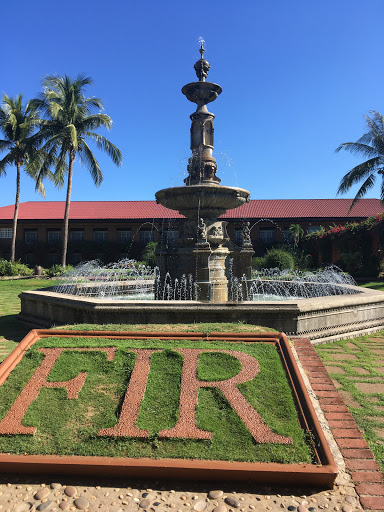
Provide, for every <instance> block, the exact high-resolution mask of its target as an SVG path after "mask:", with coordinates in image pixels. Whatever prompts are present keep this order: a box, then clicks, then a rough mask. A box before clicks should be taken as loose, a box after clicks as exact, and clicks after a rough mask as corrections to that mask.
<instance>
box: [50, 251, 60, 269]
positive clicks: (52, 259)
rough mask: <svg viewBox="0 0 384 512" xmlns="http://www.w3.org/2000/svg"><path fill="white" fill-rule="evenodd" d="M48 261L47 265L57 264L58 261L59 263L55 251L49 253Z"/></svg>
mask: <svg viewBox="0 0 384 512" xmlns="http://www.w3.org/2000/svg"><path fill="white" fill-rule="evenodd" d="M48 261H49V265H50V266H52V265H58V263H59V255H58V254H57V252H51V253H49V256H48Z"/></svg>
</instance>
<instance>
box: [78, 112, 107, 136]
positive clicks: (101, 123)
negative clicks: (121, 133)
mask: <svg viewBox="0 0 384 512" xmlns="http://www.w3.org/2000/svg"><path fill="white" fill-rule="evenodd" d="M100 127H104V128H107V130H110V129H111V128H112V119H111V118H110V117H109V116H107V115H106V114H94V115H91V116H87V117H86V118H85V119H83V121H82V122H81V131H84V132H85V131H87V132H88V131H89V130H96V129H97V128H100Z"/></svg>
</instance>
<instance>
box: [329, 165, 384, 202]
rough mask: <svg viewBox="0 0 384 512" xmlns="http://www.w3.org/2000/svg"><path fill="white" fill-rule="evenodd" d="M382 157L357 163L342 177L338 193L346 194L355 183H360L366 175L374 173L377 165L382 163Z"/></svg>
mask: <svg viewBox="0 0 384 512" xmlns="http://www.w3.org/2000/svg"><path fill="white" fill-rule="evenodd" d="M380 161H381V160H380V157H375V158H372V159H370V160H367V161H366V162H363V163H361V164H359V165H356V167H354V168H353V169H351V170H350V171H349V172H348V173H347V174H346V175H345V176H343V178H342V179H341V182H340V185H339V188H338V190H337V194H344V193H345V192H347V191H348V190H349V189H350V188H351V187H352V186H353V185H355V183H358V182H359V181H361V180H362V179H364V178H365V177H366V176H368V175H370V174H371V173H373V172H374V171H375V170H376V169H375V168H376V167H377V166H378V165H379V164H380Z"/></svg>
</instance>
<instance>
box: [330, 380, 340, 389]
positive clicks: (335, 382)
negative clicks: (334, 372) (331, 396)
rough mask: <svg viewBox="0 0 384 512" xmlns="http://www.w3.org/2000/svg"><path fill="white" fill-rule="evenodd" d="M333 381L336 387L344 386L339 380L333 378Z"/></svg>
mask: <svg viewBox="0 0 384 512" xmlns="http://www.w3.org/2000/svg"><path fill="white" fill-rule="evenodd" d="M332 382H333V385H334V386H335V388H336V389H340V388H342V387H343V385H342V384H340V382H339V381H338V380H335V379H332Z"/></svg>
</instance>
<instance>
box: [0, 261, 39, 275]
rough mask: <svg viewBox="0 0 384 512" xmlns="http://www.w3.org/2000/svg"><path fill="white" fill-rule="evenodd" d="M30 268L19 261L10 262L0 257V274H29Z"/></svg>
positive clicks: (30, 272) (31, 272) (30, 273)
mask: <svg viewBox="0 0 384 512" xmlns="http://www.w3.org/2000/svg"><path fill="white" fill-rule="evenodd" d="M32 274H33V271H32V269H30V268H29V267H28V266H27V265H24V264H23V263H21V262H20V261H15V262H13V263H12V262H11V261H8V260H5V259H0V276H31V275H32Z"/></svg>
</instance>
